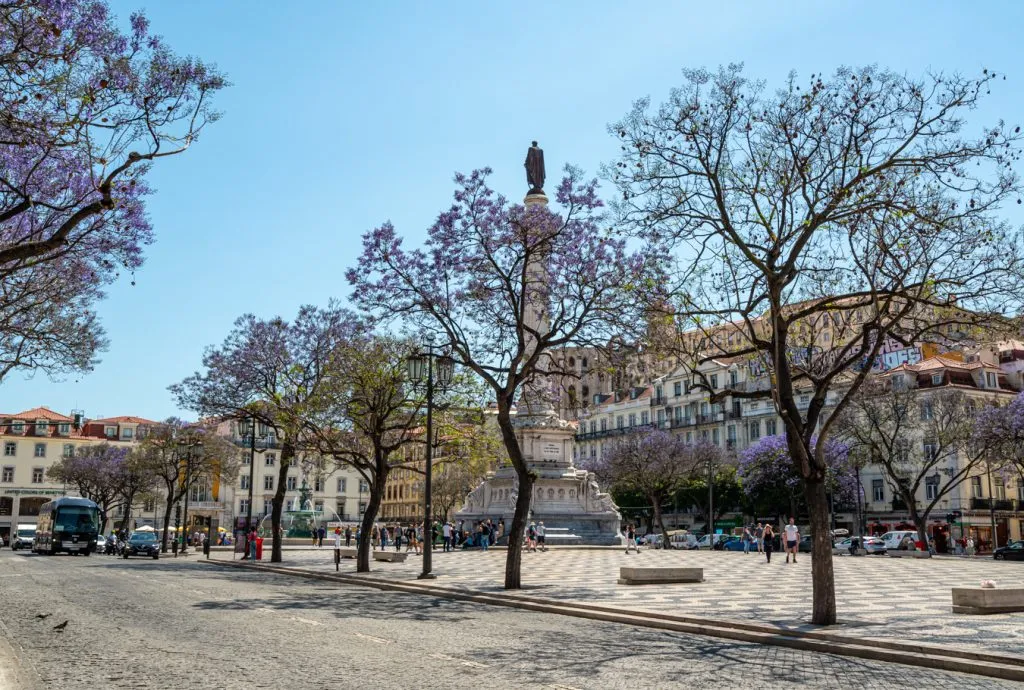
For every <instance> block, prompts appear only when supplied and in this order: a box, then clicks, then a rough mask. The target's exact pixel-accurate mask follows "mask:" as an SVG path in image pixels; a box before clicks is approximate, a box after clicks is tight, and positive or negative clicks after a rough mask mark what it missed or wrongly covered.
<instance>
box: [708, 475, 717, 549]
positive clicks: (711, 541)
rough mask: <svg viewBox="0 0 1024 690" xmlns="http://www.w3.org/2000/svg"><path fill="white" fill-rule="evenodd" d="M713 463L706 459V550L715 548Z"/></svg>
mask: <svg viewBox="0 0 1024 690" xmlns="http://www.w3.org/2000/svg"><path fill="white" fill-rule="evenodd" d="M714 467H715V462H714V460H711V459H710V458H709V459H708V534H709V535H710V536H709V537H708V548H711V549H714V548H715V474H714Z"/></svg>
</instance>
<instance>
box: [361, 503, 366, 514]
mask: <svg viewBox="0 0 1024 690" xmlns="http://www.w3.org/2000/svg"><path fill="white" fill-rule="evenodd" d="M365 512H366V503H364V502H363V501H359V514H360V515H362V514H363V513H365Z"/></svg>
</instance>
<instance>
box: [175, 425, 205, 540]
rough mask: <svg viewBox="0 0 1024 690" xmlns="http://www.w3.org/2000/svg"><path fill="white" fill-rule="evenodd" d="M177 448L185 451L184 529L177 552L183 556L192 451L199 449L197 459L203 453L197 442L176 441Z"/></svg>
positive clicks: (199, 443)
mask: <svg viewBox="0 0 1024 690" xmlns="http://www.w3.org/2000/svg"><path fill="white" fill-rule="evenodd" d="M178 447H179V448H182V449H187V450H185V517H184V520H183V522H184V525H185V528H184V530H182V534H181V551H180V552H179V553H181V555H183V556H184V555H185V554H187V553H188V495H189V493H191V491H192V458H193V455H192V449H193V448H198V449H199V450H198V451H196V456H197V457H198V455H199V453H202V451H203V442H202V441H198V440H197V441H187V440H185V439H181V440H180V441H178Z"/></svg>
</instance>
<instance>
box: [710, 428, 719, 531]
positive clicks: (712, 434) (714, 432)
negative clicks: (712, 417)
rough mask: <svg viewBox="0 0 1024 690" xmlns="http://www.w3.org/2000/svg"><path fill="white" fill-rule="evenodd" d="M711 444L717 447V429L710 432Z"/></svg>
mask: <svg viewBox="0 0 1024 690" xmlns="http://www.w3.org/2000/svg"><path fill="white" fill-rule="evenodd" d="M711 442H712V443H714V444H715V445H716V446H717V445H718V429H717V428H715V429H712V430H711ZM709 539H710V537H709Z"/></svg>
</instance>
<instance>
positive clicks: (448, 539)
mask: <svg viewBox="0 0 1024 690" xmlns="http://www.w3.org/2000/svg"><path fill="white" fill-rule="evenodd" d="M441 536H442V537H443V538H444V552H445V553H448V552H449V551H450V550H451V548H452V525H451V523H450V522H446V523H444V527H442V528H441Z"/></svg>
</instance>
